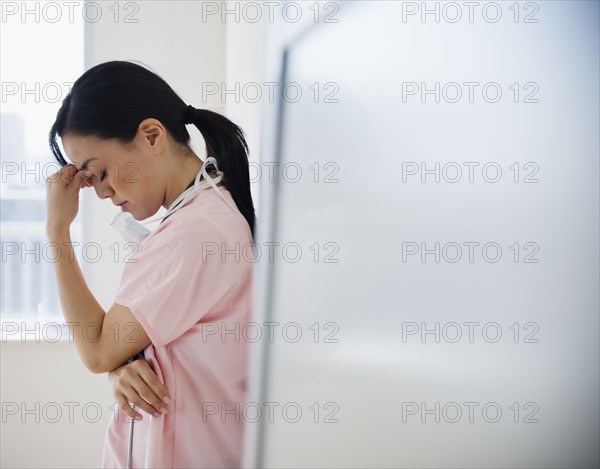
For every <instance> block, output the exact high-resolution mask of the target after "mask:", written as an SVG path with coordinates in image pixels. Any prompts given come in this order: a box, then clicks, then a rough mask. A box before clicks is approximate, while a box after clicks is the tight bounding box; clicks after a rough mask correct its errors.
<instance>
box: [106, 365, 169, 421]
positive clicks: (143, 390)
mask: <svg viewBox="0 0 600 469" xmlns="http://www.w3.org/2000/svg"><path fill="white" fill-rule="evenodd" d="M121 394H122V395H124V396H125V397H126V399H127V401H128V402H132V403H133V404H135V405H136V406H138V407H139V408H140V409H141V410H143V411H144V412H147V413H148V414H150V415H153V416H155V417H159V416H160V415H161V414H164V413H166V412H167V406H166V404H165V403H164V402H163V400H162V398H161V397H159V396H164V395H166V394H167V393H166V387H165V386H164V385H163V384H162V383H161V382H160V380H159V379H158V377H157V376H156V374H155V373H154V372H153V371H152V369H151V368H150V365H149V364H148V363H147V362H146V361H145V360H136V361H135V362H133V363H131V364H129V365H126V366H124V367H123V369H122V370H121V372H120V376H119V380H118V383H117V385H116V386H115V397H116V398H119V397H120V395H121ZM124 411H125V409H124ZM128 411H129V410H128ZM132 411H133V410H131V412H132ZM128 415H129V414H128Z"/></svg>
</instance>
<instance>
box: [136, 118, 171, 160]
mask: <svg viewBox="0 0 600 469" xmlns="http://www.w3.org/2000/svg"><path fill="white" fill-rule="evenodd" d="M138 137H139V138H140V139H141V140H142V143H143V145H144V146H145V147H147V148H149V149H150V150H151V151H152V152H153V153H154V154H158V153H161V152H162V151H163V149H164V147H165V145H166V142H167V130H166V129H165V127H164V126H163V125H162V123H161V122H160V121H159V120H157V119H153V118H148V119H144V120H143V121H142V122H140V125H139V126H138Z"/></svg>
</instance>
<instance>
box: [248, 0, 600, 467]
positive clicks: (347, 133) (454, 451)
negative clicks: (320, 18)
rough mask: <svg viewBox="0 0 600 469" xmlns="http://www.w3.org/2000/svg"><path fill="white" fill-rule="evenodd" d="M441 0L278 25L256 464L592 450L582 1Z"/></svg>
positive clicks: (588, 120) (591, 65) (561, 462)
mask: <svg viewBox="0 0 600 469" xmlns="http://www.w3.org/2000/svg"><path fill="white" fill-rule="evenodd" d="M451 3H452V4H451V5H450V4H448V3H440V2H428V3H427V4H425V3H422V2H351V3H350V4H346V5H344V7H343V8H342V9H341V10H340V11H339V12H338V13H337V14H336V19H338V22H336V23H323V22H321V24H318V25H315V26H313V27H312V28H311V29H309V30H308V32H306V33H305V34H303V35H302V36H300V37H299V38H298V39H297V40H296V41H294V42H292V43H291V44H290V45H289V48H288V50H287V63H286V66H285V81H286V82H289V83H292V84H293V85H292V86H290V89H289V94H288V97H287V99H285V100H283V103H282V114H281V117H280V120H279V126H280V127H279V129H278V131H279V132H280V133H279V135H278V138H280V139H281V140H280V146H279V151H278V155H277V158H278V163H279V165H278V166H276V167H275V171H274V176H275V179H274V182H273V184H271V185H270V186H269V187H270V189H271V191H272V193H271V194H270V197H268V200H273V201H274V205H273V207H272V209H273V214H274V223H273V225H272V226H271V230H272V231H269V230H266V231H265V234H264V238H263V242H262V244H261V247H262V248H263V256H267V255H268V251H267V248H266V246H265V243H266V240H268V241H273V242H278V243H280V244H279V245H277V246H275V247H274V248H273V253H274V255H273V258H272V261H269V262H268V266H267V267H268V270H269V274H268V278H269V279H270V280H269V281H270V283H269V287H270V288H268V294H267V297H266V298H264V299H263V300H262V301H264V304H265V305H266V306H265V308H266V313H265V314H266V320H267V321H274V322H277V323H278V325H277V326H276V327H275V328H274V334H273V338H274V340H273V343H270V344H268V345H267V346H266V347H265V350H266V351H267V354H266V359H265V362H264V365H265V366H264V369H263V384H264V386H263V394H262V396H261V399H262V401H261V402H260V403H259V404H261V405H262V408H263V411H264V412H265V415H263V419H262V420H261V422H260V424H261V427H260V428H261V438H260V441H259V445H260V447H259V451H258V456H257V458H258V459H257V465H258V466H260V467H263V466H264V467H562V466H567V467H597V466H598V463H599V460H598V436H599V435H598V415H599V410H598V369H599V366H598V365H599V364H598V306H599V305H598V282H599V277H598V154H599V148H598V128H599V114H598V113H599V111H598V109H599V97H598V82H599V76H598V57H599V54H598V43H599V41H598V3H596V2H559V1H552V2H523V3H511V2H500V3H493V5H492V4H491V2H489V3H485V2H484V3H481V4H480V3H478V4H477V5H479V6H478V7H477V6H473V5H471V6H470V7H469V5H468V3H469V2H451ZM436 5H437V6H436ZM424 8H427V9H428V10H429V11H430V12H433V13H429V14H426V15H425V16H422V13H423V10H422V9H424ZM469 8H471V10H470V9H469ZM436 9H437V10H436ZM436 11H437V12H439V13H436ZM458 13H460V14H461V16H460V18H459V19H457V18H458V16H457V15H458ZM436 14H437V18H436ZM436 19H437V20H438V21H436ZM436 83H437V84H438V85H436ZM436 86H437V90H438V91H435V90H436ZM294 89H300V90H301V92H302V93H303V94H302V97H301V98H300V99H298V100H295V98H294V96H295V94H294ZM317 92H318V94H317ZM457 93H460V94H457ZM470 93H472V94H470ZM273 138H275V135H274V137H273ZM438 168H439V169H438ZM424 169H425V170H426V171H425V172H423V170H424ZM459 170H460V172H457V171H459ZM436 178H437V180H436ZM298 331H300V332H301V334H302V335H301V337H299V338H298V339H297V340H296V335H297V333H298ZM428 331H429V332H428ZM317 332H318V336H317V335H316V334H317ZM327 339H329V340H327ZM268 402H273V403H276V404H270V405H267V404H265V403H268ZM269 406H271V409H272V410H273V412H272V414H271V415H270V416H269V415H268V413H267V410H268V409H269ZM298 411H300V412H301V414H298ZM267 417H271V419H270V420H268V419H267Z"/></svg>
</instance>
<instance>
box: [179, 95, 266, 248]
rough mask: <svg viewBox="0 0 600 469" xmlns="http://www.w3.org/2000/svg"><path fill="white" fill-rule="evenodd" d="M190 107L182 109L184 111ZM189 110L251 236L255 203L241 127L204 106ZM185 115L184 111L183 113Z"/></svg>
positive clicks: (189, 118) (191, 119)
mask: <svg viewBox="0 0 600 469" xmlns="http://www.w3.org/2000/svg"><path fill="white" fill-rule="evenodd" d="M190 108H191V106H188V107H187V108H186V110H185V112H186V113H187V112H188V111H189V110H190ZM191 109H192V112H191V115H190V116H189V117H187V118H186V121H191V122H189V123H193V124H194V125H195V126H196V128H197V129H198V130H199V131H200V133H201V134H202V137H204V141H205V142H206V152H207V154H208V156H214V157H215V158H216V160H217V163H218V165H219V169H220V170H221V171H223V173H224V175H223V184H225V187H226V188H227V190H228V191H229V192H230V193H231V196H232V197H233V201H234V202H235V204H236V205H237V207H238V209H239V211H240V212H241V214H242V215H243V216H244V218H245V219H246V221H247V222H248V225H250V231H251V232H252V236H254V223H255V214H254V204H253V202H252V194H251V191H250V168H249V163H248V144H247V143H246V139H245V137H244V132H243V130H242V129H241V128H240V127H239V126H237V125H236V124H234V123H233V122H231V121H230V120H229V119H227V118H226V117H225V116H222V115H221V114H218V113H216V112H213V111H209V110H207V109H193V108H191ZM186 115H187V114H186Z"/></svg>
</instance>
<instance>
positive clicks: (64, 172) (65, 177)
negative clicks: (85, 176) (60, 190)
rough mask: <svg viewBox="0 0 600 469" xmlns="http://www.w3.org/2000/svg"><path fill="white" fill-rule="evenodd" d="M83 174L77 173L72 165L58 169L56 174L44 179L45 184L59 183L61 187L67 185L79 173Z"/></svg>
mask: <svg viewBox="0 0 600 469" xmlns="http://www.w3.org/2000/svg"><path fill="white" fill-rule="evenodd" d="M79 172H81V173H83V171H79V170H78V169H77V167H76V166H75V165H74V164H68V165H65V166H63V167H62V168H61V169H59V170H58V171H57V172H56V173H54V174H51V175H50V176H48V177H47V178H46V182H48V183H54V182H61V183H63V185H69V184H70V183H71V182H72V181H73V178H74V177H75V176H76V175H77V174H78V173H79Z"/></svg>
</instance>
